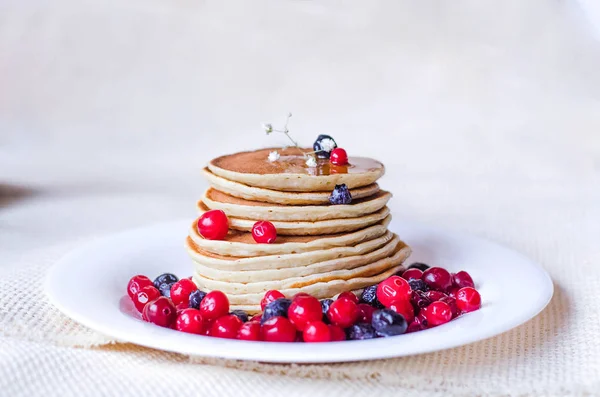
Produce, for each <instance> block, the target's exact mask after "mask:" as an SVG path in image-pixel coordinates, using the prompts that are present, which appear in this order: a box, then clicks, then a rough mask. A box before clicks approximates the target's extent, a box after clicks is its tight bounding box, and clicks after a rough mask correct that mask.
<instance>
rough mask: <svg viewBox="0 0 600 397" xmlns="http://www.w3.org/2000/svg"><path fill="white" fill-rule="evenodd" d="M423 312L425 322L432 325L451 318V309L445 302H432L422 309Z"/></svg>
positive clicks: (445, 321)
mask: <svg viewBox="0 0 600 397" xmlns="http://www.w3.org/2000/svg"><path fill="white" fill-rule="evenodd" d="M423 313H424V315H425V318H426V319H427V324H429V325H430V326H432V327H435V326H436V325H441V324H445V323H447V322H448V321H450V320H452V309H450V306H449V305H448V304H447V303H446V302H440V301H438V302H433V303H432V304H431V305H429V306H427V307H426V308H425V309H423Z"/></svg>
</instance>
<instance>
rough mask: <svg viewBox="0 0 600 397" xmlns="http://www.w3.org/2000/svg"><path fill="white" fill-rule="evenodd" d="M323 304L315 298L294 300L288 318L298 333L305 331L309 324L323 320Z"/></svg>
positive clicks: (300, 297) (307, 297)
mask: <svg viewBox="0 0 600 397" xmlns="http://www.w3.org/2000/svg"><path fill="white" fill-rule="evenodd" d="M322 317H323V312H322V311H321V302H319V300H318V299H317V298H315V297H313V296H310V295H309V296H299V297H297V298H294V300H293V301H292V304H291V305H290V307H289V309H288V318H289V319H290V321H291V322H292V324H294V326H295V327H296V329H298V331H303V330H304V327H305V326H306V324H307V323H309V322H311V321H318V320H321V318H322Z"/></svg>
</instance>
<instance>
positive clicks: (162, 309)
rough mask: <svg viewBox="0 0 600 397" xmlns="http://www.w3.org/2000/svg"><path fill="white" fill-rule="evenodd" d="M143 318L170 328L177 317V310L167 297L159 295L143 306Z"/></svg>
mask: <svg viewBox="0 0 600 397" xmlns="http://www.w3.org/2000/svg"><path fill="white" fill-rule="evenodd" d="M143 313H144V314H143V318H144V319H146V321H148V322H151V323H153V324H156V325H159V326H161V327H167V328H171V327H172V326H173V323H175V319H176V318H177V311H176V310H175V306H173V302H171V300H170V299H169V298H166V297H164V296H161V297H159V298H157V299H155V300H153V301H152V302H149V303H148V304H147V305H146V306H145V307H144V312H143Z"/></svg>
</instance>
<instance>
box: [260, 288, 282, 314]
mask: <svg viewBox="0 0 600 397" xmlns="http://www.w3.org/2000/svg"><path fill="white" fill-rule="evenodd" d="M279 298H285V295H283V294H282V293H281V292H279V291H277V290H275V289H270V290H268V291H267V292H265V296H264V297H263V298H262V300H261V301H260V310H265V306H267V305H268V304H269V303H271V302H273V301H275V300H277V299H279Z"/></svg>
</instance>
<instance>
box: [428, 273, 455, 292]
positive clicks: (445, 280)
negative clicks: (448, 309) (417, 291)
mask: <svg viewBox="0 0 600 397" xmlns="http://www.w3.org/2000/svg"><path fill="white" fill-rule="evenodd" d="M421 279H422V280H423V281H425V282H426V283H427V285H428V286H429V288H431V289H435V290H438V291H447V290H448V289H449V288H450V287H451V286H452V276H451V275H450V273H448V270H446V269H443V268H441V267H430V268H429V269H427V270H425V272H424V273H423V277H422V278H421Z"/></svg>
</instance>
